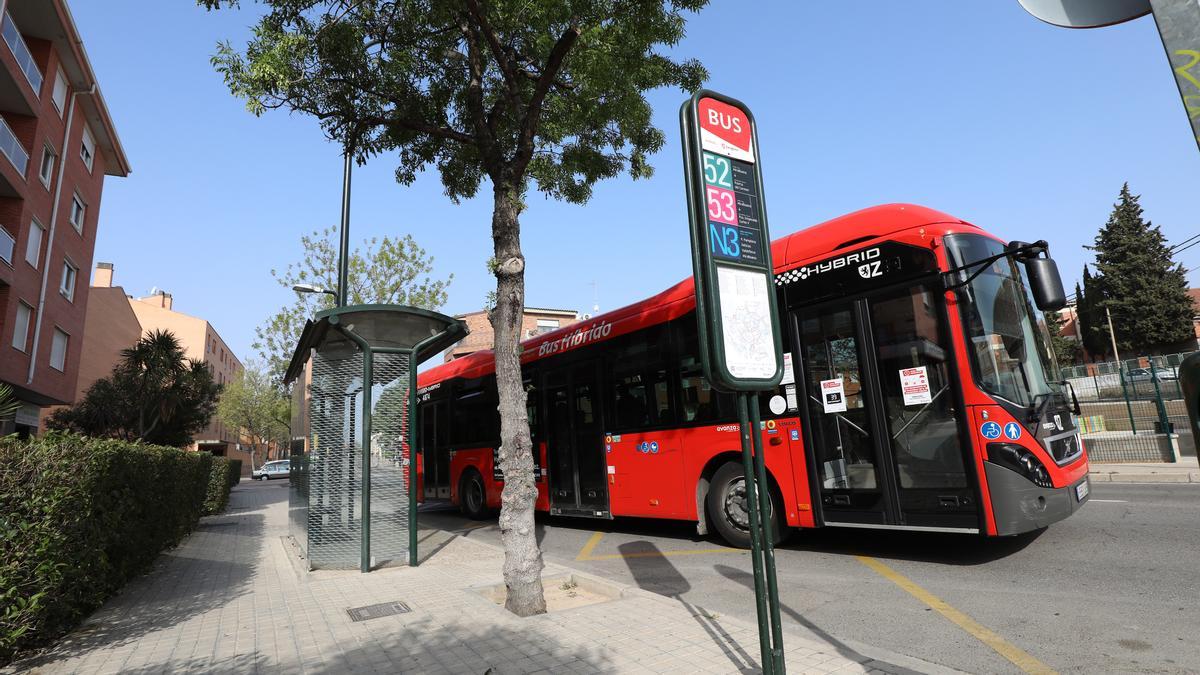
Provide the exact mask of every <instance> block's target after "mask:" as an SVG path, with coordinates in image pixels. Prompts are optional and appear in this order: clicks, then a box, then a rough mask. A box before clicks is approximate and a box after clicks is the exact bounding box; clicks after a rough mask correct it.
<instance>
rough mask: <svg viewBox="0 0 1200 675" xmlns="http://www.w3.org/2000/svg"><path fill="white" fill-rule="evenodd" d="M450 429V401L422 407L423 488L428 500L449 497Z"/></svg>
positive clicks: (427, 404) (426, 404)
mask: <svg viewBox="0 0 1200 675" xmlns="http://www.w3.org/2000/svg"><path fill="white" fill-rule="evenodd" d="M449 428H450V419H449V409H448V405H447V401H444V400H442V401H435V402H432V403H425V404H423V405H422V407H421V466H422V468H423V474H422V485H423V487H424V489H425V498H426V499H449V498H450V453H449V452H448V451H447V449H446V448H445V447H444V446H445V445H446V443H447V441H448V439H447V438H446V437H445V436H446V431H447V430H448V429H449Z"/></svg>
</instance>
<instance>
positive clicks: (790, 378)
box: [779, 352, 796, 407]
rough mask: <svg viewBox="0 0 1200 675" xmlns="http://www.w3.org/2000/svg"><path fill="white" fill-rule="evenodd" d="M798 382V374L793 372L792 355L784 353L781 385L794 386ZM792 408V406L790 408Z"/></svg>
mask: <svg viewBox="0 0 1200 675" xmlns="http://www.w3.org/2000/svg"><path fill="white" fill-rule="evenodd" d="M795 382H796V374H795V373H793V372H792V353H791V352H784V353H783V379H782V380H780V381H779V384H793V383H795ZM789 407H790V406H789Z"/></svg>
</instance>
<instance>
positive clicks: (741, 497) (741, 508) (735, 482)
mask: <svg viewBox="0 0 1200 675" xmlns="http://www.w3.org/2000/svg"><path fill="white" fill-rule="evenodd" d="M770 492H771V491H770V489H768V494H769V493H770ZM704 501H705V506H706V507H707V510H708V518H709V521H710V522H711V523H712V524H713V527H714V528H715V529H716V531H717V534H719V535H721V538H722V539H724V540H725V541H726V542H728V543H729V544H730V545H731V546H736V547H737V548H750V513H749V511H747V505H746V478H745V472H744V471H743V470H742V465H741V464H738V463H737V462H727V463H725V464H724V465H722V466H721V468H719V469H717V472H716V473H715V474H713V477H712V482H711V483H710V484H709V488H708V496H707V497H706V498H705V500H704ZM782 514H783V509H781V508H780V504H779V503H778V500H777V499H776V497H775V495H773V494H772V495H771V524H772V526H773V527H772V528H771V531H772V534H773V535H774V536H773V537H772V541H773V542H774V543H776V544H778V543H779V542H780V541H781V540H782V539H783V529H784V528H785V527H786V523H785V522H784V521H783V518H781V517H780V516H781V515H782Z"/></svg>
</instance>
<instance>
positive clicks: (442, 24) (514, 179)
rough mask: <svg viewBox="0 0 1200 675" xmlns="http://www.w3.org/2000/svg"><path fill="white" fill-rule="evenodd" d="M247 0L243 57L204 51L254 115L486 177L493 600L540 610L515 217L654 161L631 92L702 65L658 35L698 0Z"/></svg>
mask: <svg viewBox="0 0 1200 675" xmlns="http://www.w3.org/2000/svg"><path fill="white" fill-rule="evenodd" d="M260 1H261V2H262V3H263V4H265V5H267V6H268V7H269V11H268V13H267V15H266V16H265V17H264V18H263V19H262V20H261V21H260V22H259V23H258V25H257V26H256V28H255V30H254V37H253V39H252V40H251V41H250V43H249V44H248V45H247V47H246V50H245V53H240V52H238V51H237V50H235V49H234V48H232V47H231V46H230V45H229V44H228V43H226V44H224V45H221V46H219V49H218V53H217V55H216V56H215V57H214V59H213V61H214V63H215V65H216V67H217V69H218V70H219V71H220V72H221V73H223V74H224V76H225V81H226V84H227V85H228V86H229V88H230V90H231V91H232V92H233V93H234V94H235V95H237V96H240V97H242V98H245V99H246V100H247V102H248V108H249V109H250V111H251V112H254V113H256V114H261V113H263V112H264V111H265V110H267V109H272V108H284V109H288V110H291V111H295V112H303V113H307V114H310V115H312V116H314V117H316V118H317V119H318V120H320V123H321V125H322V127H323V128H324V130H325V132H326V134H327V135H328V136H329V137H330V138H331V139H334V140H336V141H339V142H340V143H341V144H342V145H343V147H348V148H353V150H354V152H355V153H356V154H357V156H358V158H359V160H360V161H362V160H363V159H365V157H367V156H372V155H378V154H381V153H384V152H392V151H395V152H397V153H398V165H397V167H396V179H397V180H398V181H399V182H400V183H401V184H404V185H408V184H411V183H412V182H413V181H414V180H415V179H416V177H417V175H418V173H420V172H422V171H423V170H424V169H426V168H427V167H429V166H431V165H432V166H433V167H435V168H436V169H437V171H438V173H439V175H440V177H441V181H442V184H443V186H444V187H445V191H446V195H447V197H449V198H450V199H451V200H452V201H454V202H458V201H459V200H461V199H464V198H469V197H473V196H475V195H476V193H477V192H478V191H479V188H480V186H481V184H482V183H483V181H484V180H487V181H488V182H490V183H491V188H492V195H491V197H492V220H491V225H492V230H491V233H492V242H493V258H492V260H491V262H490V265H489V267H490V269H491V270H492V271H493V273H494V274H495V277H496V304H495V307H494V309H493V310H492V311H491V313H490V318H491V322H492V326H493V328H494V331H495V358H496V385H497V390H498V393H499V406H498V407H499V411H500V438H501V441H500V452H499V455H500V465H501V469H502V470H503V472H504V476H505V483H504V490H503V493H502V495H501V501H502V507H501V511H500V531H501V536H502V539H503V542H504V548H505V562H504V580H505V584H506V585H507V587H508V596H507V600H506V602H505V606H506V607H507V608H508V609H509V610H510V611H512V612H514V613H516V614H518V615H521V616H527V615H530V614H535V613H541V612H544V611H545V600H544V598H543V594H542V586H541V577H540V575H541V571H542V568H543V563H542V556H541V551H540V550H539V549H538V546H537V539H536V537H535V535H534V520H533V507H534V500H535V498H536V495H537V492H536V490H535V487H534V481H533V467H534V464H533V453H532V442H531V441H530V436H529V425H528V420H527V419H526V409H525V390H524V388H523V387H522V385H521V362H520V352H519V348H518V340H519V338H520V326H521V313H522V309H523V306H524V302H525V257H524V255H523V254H522V252H521V227H520V214H521V212H522V211H523V210H524V209H525V208H526V206H525V197H526V195H527V192H528V190H529V188H530V187H531V186H535V187H536V189H537V190H539V191H541V192H542V193H544V194H546V195H547V196H550V197H553V198H556V199H564V200H566V201H568V202H572V203H576V204H582V203H584V202H586V201H587V200H588V198H589V197H590V196H591V193H592V188H593V186H594V185H595V183H596V182H597V181H599V180H601V179H604V178H612V177H615V176H617V175H620V174H621V173H622V172H624V171H628V172H629V174H630V175H631V176H632V177H634V178H645V177H648V176H650V175H651V172H652V168H651V167H650V165H649V163H648V161H647V159H648V156H649V155H650V154H651V153H653V152H655V151H657V150H659V149H660V148H661V147H662V146H663V142H664V135H663V132H662V131H660V130H659V129H657V128H655V127H654V126H653V125H652V124H651V108H650V105H649V103H648V102H647V101H646V98H645V93H646V92H647V91H649V90H652V89H656V88H659V87H663V86H676V87H680V88H683V89H685V90H688V91H692V90H695V89H697V88H698V87H699V86H700V84H701V83H702V82H703V80H704V78H705V77H706V76H707V73H706V72H705V70H704V68H703V67H702V66H701V65H700V64H699V63H698V62H696V61H694V60H691V61H682V62H676V61H673V60H672V59H670V58H669V57H667V56H664V55H663V54H661V53H659V52H658V51H657V49H658V48H659V47H660V46H670V45H674V44H676V43H678V42H679V40H680V39H681V38H682V37H683V35H684V26H685V22H686V19H685V16H684V14H685V12H689V11H696V10H699V9H700V8H701V7H703V6H704V5H705V4H706V3H707V0H666V1H665V2H650V1H644V2H622V1H620V0H574V1H568V0H539V1H538V2H529V1H528V0H438V1H434V2H431V1H428V0H426V1H419V0H358V1H356V2H351V1H350V0H306V1H304V2H296V1H295V0H260ZM198 2H200V4H202V5H206V6H208V7H209V8H213V7H218V6H221V5H226V4H235V3H236V2H237V0H198Z"/></svg>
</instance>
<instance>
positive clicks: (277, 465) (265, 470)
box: [250, 459, 292, 480]
mask: <svg viewBox="0 0 1200 675" xmlns="http://www.w3.org/2000/svg"><path fill="white" fill-rule="evenodd" d="M291 470H292V462H291V460H287V459H280V460H276V461H274V462H267V463H266V464H263V465H262V466H260V467H258V468H257V469H255V470H254V471H252V472H251V474H250V475H251V476H252V477H253V478H254V479H255V480H271V479H272V478H287V477H288V474H289V473H290V472H291Z"/></svg>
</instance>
